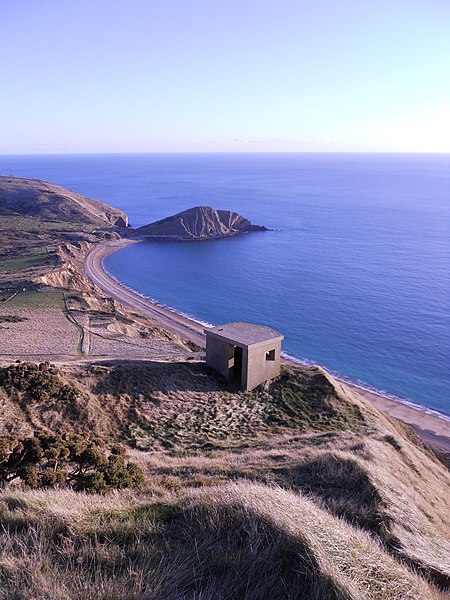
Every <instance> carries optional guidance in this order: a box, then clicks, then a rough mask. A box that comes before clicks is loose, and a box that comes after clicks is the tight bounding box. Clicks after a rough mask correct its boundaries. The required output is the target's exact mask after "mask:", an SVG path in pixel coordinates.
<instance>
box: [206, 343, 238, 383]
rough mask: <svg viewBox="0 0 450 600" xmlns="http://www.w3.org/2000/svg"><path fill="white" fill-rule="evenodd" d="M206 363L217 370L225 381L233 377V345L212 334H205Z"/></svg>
mask: <svg viewBox="0 0 450 600" xmlns="http://www.w3.org/2000/svg"><path fill="white" fill-rule="evenodd" d="M206 364H207V365H208V366H209V367H212V368H213V369H215V370H216V371H218V372H219V373H220V374H221V375H223V377H225V379H226V380H227V381H231V380H232V378H233V367H234V346H233V344H229V343H227V342H224V341H223V340H219V339H217V338H215V337H213V336H212V335H207V336H206Z"/></svg>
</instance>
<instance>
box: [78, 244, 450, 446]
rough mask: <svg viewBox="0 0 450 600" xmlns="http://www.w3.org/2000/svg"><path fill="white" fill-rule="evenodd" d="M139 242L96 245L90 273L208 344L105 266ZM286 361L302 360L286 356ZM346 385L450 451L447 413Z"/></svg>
mask: <svg viewBox="0 0 450 600" xmlns="http://www.w3.org/2000/svg"><path fill="white" fill-rule="evenodd" d="M136 243H139V241H138V240H127V239H125V240H118V241H114V242H110V243H108V244H102V245H99V246H97V247H95V248H94V249H93V250H92V252H90V253H89V254H88V255H87V257H86V259H85V261H84V269H85V273H86V275H87V276H88V277H89V278H90V279H91V281H92V282H93V283H94V284H95V285H96V286H97V287H99V288H100V289H101V290H102V291H103V292H105V293H107V294H109V295H110V296H111V297H112V298H115V299H116V300H117V301H119V302H121V303H123V304H125V305H127V306H129V307H131V308H133V309H136V310H139V311H140V312H142V313H143V314H144V315H146V316H149V317H151V318H153V319H155V320H156V321H157V322H158V323H159V324H160V325H161V326H163V327H166V328H168V329H170V330H171V331H173V332H174V333H176V334H177V335H180V336H181V337H182V338H185V339H187V340H190V341H191V342H193V343H195V344H197V345H199V346H201V347H204V345H205V336H204V333H203V330H204V328H205V326H204V325H203V324H202V323H199V322H198V321H195V320H193V319H189V318H188V317H186V316H184V315H182V314H179V313H177V312H176V311H174V310H171V309H169V308H167V307H165V306H162V305H160V304H157V303H156V302H153V301H151V300H149V299H148V298H145V297H143V296H142V295H141V294H139V293H138V292H136V291H135V290H132V289H130V288H128V287H126V286H125V285H123V284H122V283H121V282H119V281H118V280H117V279H116V278H114V277H112V276H111V274H110V273H109V272H108V271H107V270H105V268H104V265H103V261H104V259H105V258H106V257H107V256H109V255H111V254H113V253H114V252H118V251H120V250H121V249H123V248H125V247H127V246H129V245H130V244H136ZM284 362H285V363H286V364H298V363H294V362H293V361H291V360H289V359H286V358H285V359H284ZM343 385H345V386H347V387H348V388H350V389H352V390H355V391H356V392H357V393H358V394H361V395H362V396H363V397H364V398H366V399H367V400H368V401H369V402H370V403H372V404H373V405H374V406H376V407H377V408H379V409H381V410H383V411H385V412H387V413H388V414H390V415H392V416H394V417H396V418H397V419H399V420H401V421H403V422H404V423H406V424H408V425H410V426H411V427H413V428H414V429H415V431H416V432H417V433H418V434H419V435H420V436H421V437H422V438H423V439H424V440H425V441H426V442H427V443H430V444H432V445H433V446H435V447H437V448H439V449H441V450H444V451H447V452H449V451H450V420H449V419H448V418H446V417H445V416H444V415H442V417H440V416H438V415H437V414H430V413H428V412H425V408H424V409H423V410H421V409H420V408H415V407H413V406H411V405H410V404H405V403H402V402H401V401H397V400H393V399H392V398H389V397H386V396H382V395H381V394H377V393H375V392H373V391H370V390H367V389H364V388H362V387H358V386H356V385H352V384H350V383H347V382H343Z"/></svg>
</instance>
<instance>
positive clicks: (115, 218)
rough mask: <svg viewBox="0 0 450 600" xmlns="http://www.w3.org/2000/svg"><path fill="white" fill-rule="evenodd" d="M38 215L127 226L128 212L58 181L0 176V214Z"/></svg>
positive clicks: (54, 218)
mask: <svg viewBox="0 0 450 600" xmlns="http://www.w3.org/2000/svg"><path fill="white" fill-rule="evenodd" d="M2 213H3V214H11V215H24V216H27V217H39V218H41V219H45V220H48V221H69V222H75V223H92V224H94V225H99V226H103V227H105V226H114V227H127V226H128V217H127V215H126V214H125V213H124V212H123V211H121V210H119V209H117V208H112V207H111V206H108V205H107V204H105V203H104V202H100V201H98V200H92V199H91V198H87V197H86V196H83V195H82V194H78V193H77V192H73V191H71V190H67V189H65V188H63V187H61V186H59V185H54V184H52V183H47V182H45V181H40V180H39V179H23V178H20V177H0V214H2Z"/></svg>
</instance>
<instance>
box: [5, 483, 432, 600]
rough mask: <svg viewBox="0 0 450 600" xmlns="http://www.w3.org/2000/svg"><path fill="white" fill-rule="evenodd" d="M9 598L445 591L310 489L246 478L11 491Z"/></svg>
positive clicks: (392, 598)
mask: <svg viewBox="0 0 450 600" xmlns="http://www.w3.org/2000/svg"><path fill="white" fill-rule="evenodd" d="M0 506H1V520H2V525H3V527H2V533H1V534H0V535H1V543H2V549H3V553H2V557H1V559H0V585H1V589H2V592H3V597H4V598H26V597H36V598H47V599H49V600H50V599H52V600H53V599H55V600H56V599H60V598H67V599H71V598H77V599H78V598H79V599H106V598H109V599H112V598H117V599H119V598H120V599H122V598H130V599H131V598H133V599H144V598H152V600H153V599H154V600H159V599H161V600H163V599H164V600H171V599H174V600H175V599H178V598H180V599H183V598H185V599H188V598H189V599H198V600H200V599H202V600H213V599H214V600H221V599H234V598H243V599H246V600H264V599H267V600H269V599H270V600H276V599H280V600H281V599H298V598H302V599H303V600H313V599H314V600H316V599H318V598H320V599H323V600H326V599H334V600H341V599H342V600H344V599H345V600H352V599H355V600H356V599H358V600H359V599H361V598H368V599H371V598H373V599H377V600H408V599H411V600H413V599H414V600H420V599H427V598H428V599H432V598H436V599H437V598H441V597H442V596H441V595H440V594H439V593H438V592H437V591H436V590H435V589H433V588H432V587H430V586H429V585H428V584H427V583H425V582H424V581H423V580H422V579H420V577H418V576H417V575H415V574H413V573H411V572H410V571H409V570H408V569H407V568H406V567H405V566H404V565H402V564H401V563H399V562H397V561H396V560H394V559H393V558H391V557H390V556H389V555H388V554H387V553H386V552H385V551H384V550H383V549H382V548H380V546H379V545H378V544H377V543H376V542H375V541H374V540H373V539H371V538H370V536H368V535H367V534H366V533H364V532H362V531H359V530H356V529H354V528H352V527H350V526H349V525H347V524H345V523H344V522H343V521H340V520H338V519H336V518H334V517H333V516H331V515H330V514H329V513H327V512H326V511H325V510H323V509H321V508H319V507H318V506H317V505H316V504H315V503H314V502H312V501H311V500H309V499H307V498H305V497H304V496H302V495H299V494H295V493H293V492H289V491H286V490H282V489H281V488H277V487H268V486H265V485H262V484H252V483H242V482H238V483H236V484H229V485H226V486H222V487H214V488H210V489H207V490H202V491H193V492H190V493H184V494H182V495H181V496H180V497H178V498H175V497H174V496H173V494H168V495H167V496H166V497H165V498H164V499H159V500H158V501H155V499H152V498H151V497H149V496H147V495H144V494H141V495H140V496H139V495H138V494H134V495H132V494H128V495H127V494H125V495H123V496H119V495H118V494H113V495H110V496H108V497H104V498H99V497H97V496H89V497H87V496H85V495H83V494H77V495H76V494H68V493H67V492H40V493H37V492H34V493H29V494H24V493H23V492H16V493H10V494H9V495H7V496H6V495H4V497H3V498H2V503H1V505H0Z"/></svg>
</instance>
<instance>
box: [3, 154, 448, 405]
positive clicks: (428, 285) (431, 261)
mask: <svg viewBox="0 0 450 600" xmlns="http://www.w3.org/2000/svg"><path fill="white" fill-rule="evenodd" d="M0 173H1V174H5V175H6V174H7V175H17V176H25V177H35V178H40V179H46V180H48V181H52V182H55V183H59V184H61V185H63V186H66V187H69V188H72V189H74V190H77V191H78V192H81V193H83V194H86V195H88V196H91V197H93V198H97V199H99V200H103V201H105V202H108V203H109V204H112V205H114V206H117V207H119V208H122V209H123V210H125V211H126V212H127V213H128V215H129V216H130V220H131V222H132V224H133V225H135V226H139V225H143V224H145V223H148V222H151V221H154V220H156V219H160V218H163V217H165V216H168V215H170V214H172V213H175V212H178V211H180V210H184V209H186V208H189V207H191V206H195V205H198V204H204V205H211V206H214V207H216V208H222V209H229V210H234V211H237V212H240V213H242V214H243V215H244V216H246V217H248V218H249V219H251V220H252V221H253V222H254V223H257V224H260V225H265V226H267V227H269V228H271V229H272V230H273V231H270V232H266V233H253V234H248V235H245V236H241V237H238V238H234V239H228V240H222V241H214V242H201V243H167V242H166V243H164V242H160V243H155V242H146V243H142V244H137V245H133V246H130V247H127V248H126V249H124V250H122V251H120V252H118V253H116V254H113V255H111V256H109V257H108V258H107V260H106V267H107V269H108V270H109V271H110V272H111V273H112V274H113V275H115V276H116V277H117V278H118V279H119V280H121V281H122V282H124V283H125V284H126V285H128V286H129V287H131V288H134V289H135V290H137V291H139V292H140V293H142V294H144V295H146V296H148V297H150V298H152V299H155V300H157V301H159V302H160V303H162V304H165V305H168V306H171V307H173V308H175V309H177V310H179V311H181V312H183V313H185V314H188V315H191V316H193V317H195V318H196V319H198V320H201V321H204V322H207V323H212V324H218V323H222V322H227V321H233V320H242V321H251V322H256V323H265V324H268V325H270V326H272V327H274V328H275V329H277V330H279V331H281V332H283V333H284V334H285V336H286V338H285V342H284V350H285V351H286V352H287V353H289V354H291V355H293V356H295V357H297V358H299V359H303V360H306V361H312V362H314V363H319V364H321V365H323V366H324V367H326V368H327V369H329V370H331V371H332V372H334V373H337V374H339V375H341V376H343V377H344V378H348V379H350V380H352V381H354V382H356V383H359V384H363V385H365V386H368V387H372V388H375V389H377V390H380V391H382V392H385V393H388V394H391V395H394V396H398V397H400V398H404V399H406V400H409V401H412V402H414V403H417V404H420V405H423V406H426V407H429V408H432V409H436V410H439V411H442V412H445V413H447V414H450V271H449V266H450V155H392V154H384V155H382V154H379V155H376V154H375V155H369V154H364V155H361V154H360V155H357V154H209V155H201V154H196V155H192V154H191V155H183V154H178V155H177V154H171V155H167V154H166V155H151V154H149V155H142V154H141V155H92V156H89V155H84V156H28V157H27V156H20V157H19V156H15V157H14V156H10V157H0Z"/></svg>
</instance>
